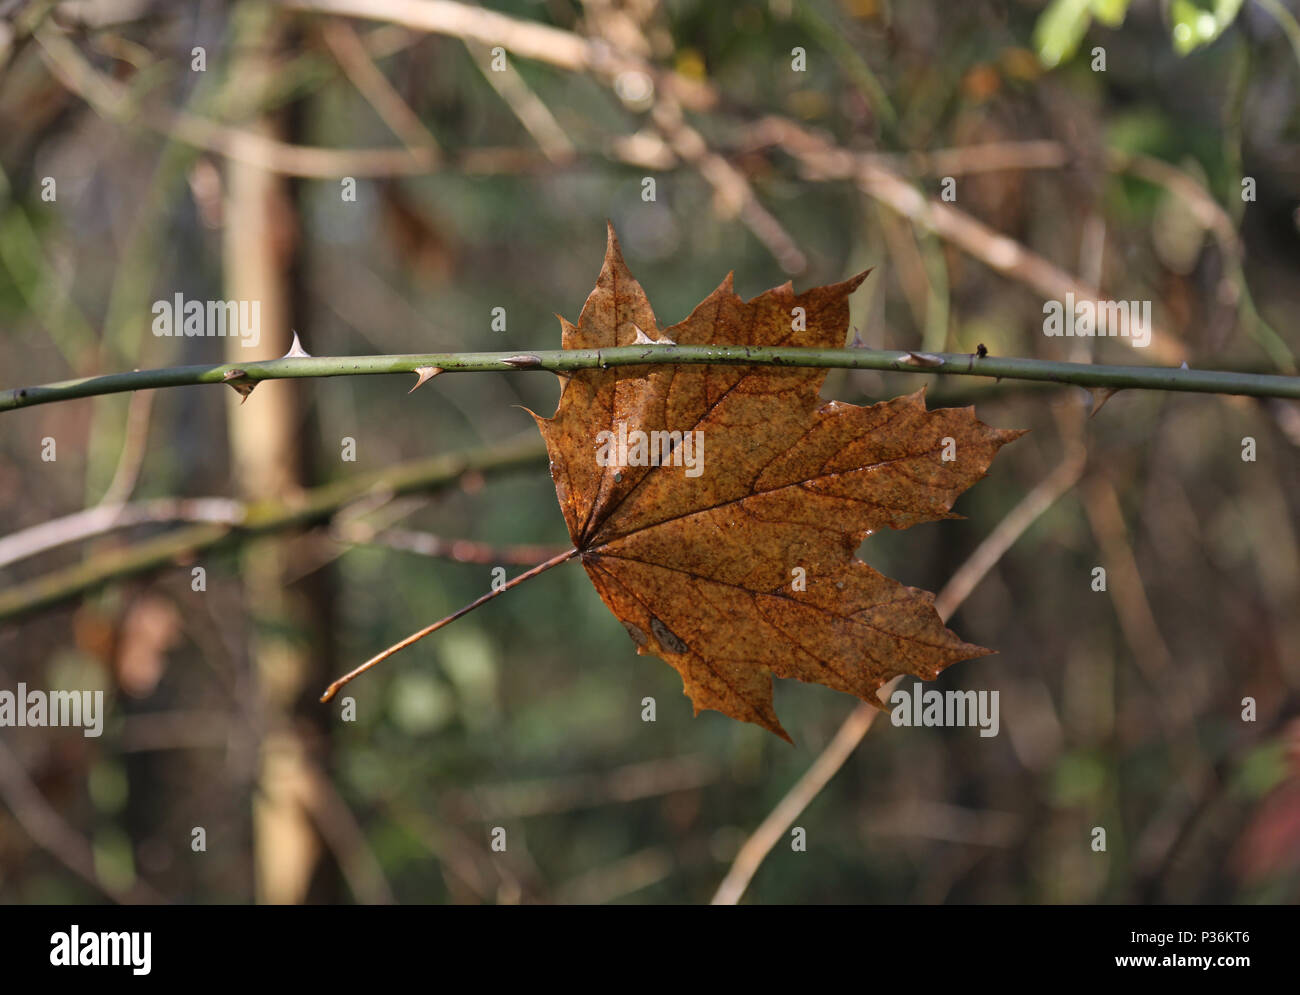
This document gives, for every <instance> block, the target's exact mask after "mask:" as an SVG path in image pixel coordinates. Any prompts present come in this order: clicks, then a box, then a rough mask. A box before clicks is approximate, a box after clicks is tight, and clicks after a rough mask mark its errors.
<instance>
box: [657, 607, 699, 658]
mask: <svg viewBox="0 0 1300 995" xmlns="http://www.w3.org/2000/svg"><path fill="white" fill-rule="evenodd" d="M650 631H651V632H653V633H654V634H655V638H656V639H657V640H659V645H660V646H662V647H663V648H664V649H666V650H667V651H668V652H669V653H687V652H689V651H690V647H689V646H687V645H686V644H685V643H684V642H682V641H681V639H679V638H678V636H677V635H676V633H674V632H673V630H672V629H670V628H668V626H666V625H664V624H663V623H662V622H661V621H659V619H657V618H656V617H655V616H653V615H651V616H650Z"/></svg>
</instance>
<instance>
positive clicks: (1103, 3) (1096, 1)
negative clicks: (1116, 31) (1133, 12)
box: [1092, 0, 1129, 28]
mask: <svg viewBox="0 0 1300 995" xmlns="http://www.w3.org/2000/svg"><path fill="white" fill-rule="evenodd" d="M1128 5H1129V0H1092V16H1093V17H1095V18H1096V19H1097V20H1099V21H1101V23H1102V24H1104V25H1106V26H1107V27H1108V28H1117V27H1119V26H1120V25H1121V24H1123V23H1124V15H1125V14H1127V13H1128Z"/></svg>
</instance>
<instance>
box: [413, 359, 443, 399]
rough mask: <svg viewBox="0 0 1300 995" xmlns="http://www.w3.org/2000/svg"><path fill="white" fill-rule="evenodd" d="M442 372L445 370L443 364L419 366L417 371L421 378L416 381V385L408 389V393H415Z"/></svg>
mask: <svg viewBox="0 0 1300 995" xmlns="http://www.w3.org/2000/svg"><path fill="white" fill-rule="evenodd" d="M441 372H443V370H442V367H441V366H417V367H416V368H415V373H416V376H418V377H419V379H418V380H416V381H415V386H414V387H412V388H411V389H410V390H408V391H407V393H408V394H414V393H415V392H416V391H417V390H419V389H420V388H421V387H423V386H424V385H425V384H427V383H428V382H429V381H430V380H432V379H433V378H434V377H436V376H437V375H438V374H439V373H441Z"/></svg>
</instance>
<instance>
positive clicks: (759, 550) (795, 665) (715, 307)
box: [533, 227, 1021, 740]
mask: <svg viewBox="0 0 1300 995" xmlns="http://www.w3.org/2000/svg"><path fill="white" fill-rule="evenodd" d="M865 277H866V274H865V273H863V274H861V275H859V276H856V277H854V278H853V279H851V280H846V281H844V282H843V283H837V284H833V285H832V286H829V287H818V288H816V289H814V290H810V291H807V292H806V293H803V294H799V295H795V293H794V292H793V290H792V288H791V286H790V284H788V283H787V284H786V285H784V286H782V287H777V288H776V289H774V290H769V291H767V293H764V294H761V295H759V296H758V297H756V298H754V299H753V300H750V301H742V300H741V299H740V298H739V297H737V296H736V294H735V293H734V292H733V290H732V278H731V276H728V277H727V279H726V280H725V281H723V283H722V286H720V287H719V288H718V289H717V290H715V291H714V292H713V293H712V294H710V295H709V296H708V298H706V299H705V300H704V302H703V303H702V304H700V305H699V306H698V307H697V308H696V309H695V310H694V311H693V312H692V313H691V315H690V317H688V318H687V319H686V320H685V321H683V322H681V323H680V324H677V325H674V326H672V327H671V328H667V329H663V330H662V331H661V330H659V327H658V323H657V322H656V320H655V316H654V312H653V311H652V310H651V309H650V302H649V301H648V300H647V299H646V295H645V293H644V291H643V290H642V289H641V285H640V284H639V283H637V281H636V280H635V279H633V277H632V274H631V273H630V272H629V271H628V268H627V265H626V264H625V263H624V262H623V256H622V254H621V252H620V251H619V245H618V239H617V238H616V237H615V235H614V231H613V228H612V227H611V228H610V232H609V244H608V248H607V249H606V252H605V264H604V267H603V268H602V269H601V272H600V278H599V279H598V280H597V282H596V289H595V290H594V291H592V293H591V296H590V297H588V298H587V303H586V305H585V306H584V307H583V309H582V316H581V318H580V319H579V321H578V324H577V325H573V324H570V323H569V322H568V321H565V320H564V319H563V318H561V319H560V321H561V323H562V326H563V340H564V348H566V349H591V348H606V347H612V346H626V345H632V344H633V343H635V342H638V341H640V342H645V341H646V340H647V339H649V340H651V341H656V342H662V341H664V340H671V341H674V342H677V343H679V344H683V345H686V344H691V345H724V344H732V345H755V346H773V345H783V346H808V347H819V348H835V347H840V346H843V344H844V341H845V337H846V333H847V328H848V316H849V309H848V295H849V294H850V293H852V292H853V290H854V289H855V288H857V286H858V285H859V284H860V283H861V282H862V280H863V279H864V278H865ZM796 308H803V309H804V310H803V312H802V313H801V312H798V311H796V310H795V309H796ZM801 314H802V320H800V315H801ZM647 348H650V347H647ZM825 377H826V371H825V370H816V369H789V368H780V367H772V366H680V365H646V366H625V367H618V368H614V369H607V370H581V371H577V372H574V373H573V374H571V375H570V376H568V377H567V378H566V379H565V381H564V389H563V392H562V393H561V395H560V403H559V407H558V408H557V410H556V412H555V415H554V416H553V417H551V418H540V417H538V416H536V415H534V416H533V417H534V418H536V419H537V424H538V427H539V428H540V429H541V432H542V436H543V438H544V439H545V440H546V447H547V450H548V452H549V453H550V458H551V476H552V477H553V479H554V480H555V490H556V494H557V496H558V497H559V501H560V507H561V509H562V510H563V512H564V519H565V522H566V523H567V524H568V527H569V535H570V537H571V538H572V540H573V544H574V547H575V548H576V550H577V551H578V554H579V556H580V558H581V561H582V565H583V567H584V568H585V569H586V571H587V574H588V576H590V577H591V581H592V583H593V584H595V585H596V590H597V591H598V592H600V596H601V598H602V599H604V601H605V604H606V605H608V606H609V609H610V610H611V611H612V612H613V613H614V614H615V615H616V616H617V617H618V618H619V620H620V621H622V623H623V625H624V626H626V628H627V630H628V632H629V633H630V634H631V636H632V638H633V640H635V642H636V643H637V652H638V653H654V654H655V655H657V656H660V657H662V658H663V659H664V660H666V661H667V662H668V663H670V664H672V666H673V667H675V668H676V669H677V670H678V672H679V673H680V674H681V675H682V681H683V684H684V686H685V692H686V694H687V695H688V696H689V697H690V698H691V701H692V702H693V703H694V705H695V711H696V713H697V714H698V713H699V712H700V710H701V709H705V708H711V709H716V710H717V711H720V712H722V713H724V714H726V715H730V716H731V717H732V718H737V719H742V720H744V721H746V722H754V723H757V724H758V725H761V726H762V727H763V728H765V729H769V730H771V731H772V732H774V733H776V734H777V735H778V736H781V737H783V738H785V739H787V740H788V739H789V736H788V735H787V734H786V732H785V730H784V729H782V728H781V723H780V722H779V721H778V720H777V717H776V712H775V711H774V710H773V707H772V675H774V674H775V675H776V676H778V677H797V678H799V679H800V680H803V681H811V682H815V683H818V684H825V685H828V686H829V687H833V688H835V689H837V690H839V691H847V692H848V693H850V694H853V695H856V696H857V697H859V698H861V699H863V700H865V701H869V702H872V703H873V704H877V705H878V704H879V701H878V699H877V698H876V690H877V689H878V688H879V687H880V686H881V685H883V684H884V683H886V682H887V681H888V680H890V679H891V678H893V677H894V676H895V675H898V674H911V675H913V676H916V677H920V678H923V679H927V680H928V679H932V678H934V677H935V676H936V675H937V674H938V673H939V671H941V670H942V669H943V668H944V667H946V666H948V665H949V664H951V663H955V662H956V661H958V660H965V659H969V658H971V657H976V656H983V655H985V654H987V653H989V652H991V651H990V650H986V649H983V648H981V647H979V646H974V645H971V644H970V643H966V642H963V641H962V640H961V639H959V638H958V637H957V636H956V635H955V634H954V633H952V632H950V631H949V630H948V629H947V628H945V627H944V625H943V623H942V622H941V621H940V619H939V616H938V614H937V613H936V612H935V610H934V605H933V603H934V595H932V594H930V593H929V592H927V591H921V590H918V589H916V588H911V587H905V586H903V585H902V584H899V583H897V582H896V581H893V580H890V579H889V578H888V577H885V576H883V575H882V574H880V573H878V572H876V571H875V570H873V569H872V568H871V567H869V566H867V564H865V563H863V562H862V561H861V560H858V559H855V558H854V552H855V551H856V549H857V547H858V545H859V543H860V542H861V541H862V539H863V538H864V537H866V536H868V535H870V534H871V533H873V532H875V531H876V530H877V529H880V528H882V527H884V526H890V527H891V528H896V529H902V528H907V527H908V526H910V525H915V524H916V523H918V522H926V521H932V520H935V519H941V518H958V517H960V516H957V515H953V514H952V513H951V511H950V509H951V507H952V503H953V501H954V500H955V499H956V497H957V495H958V494H960V493H961V492H962V491H964V490H965V489H966V488H967V487H969V486H970V485H971V484H973V483H974V482H975V481H976V480H979V479H980V478H981V477H983V476H984V475H985V470H986V469H987V468H988V465H989V463H990V462H991V461H992V459H993V456H994V454H996V452H997V451H998V449H999V448H1000V447H1001V446H1003V445H1004V444H1006V443H1007V442H1009V441H1011V440H1012V439H1014V438H1016V437H1017V436H1018V435H1020V434H1021V433H1020V432H1016V431H1002V430H999V429H994V428H990V427H988V426H987V425H984V424H983V423H981V422H980V421H978V420H977V419H976V418H975V416H974V412H973V409H971V408H965V409H940V410H936V411H927V410H926V408H925V402H924V391H918V392H917V393H915V394H911V395H909V396H906V397H899V398H895V399H894V400H892V401H885V402H883V403H880V404H875V405H872V406H870V407H858V406H856V405H851V404H841V403H839V402H838V401H831V402H830V403H826V404H823V403H822V402H821V400H820V399H819V397H818V392H819V391H820V389H821V385H822V382H823V381H824V380H825ZM638 431H640V432H644V433H646V435H647V438H649V439H651V440H653V439H656V438H658V439H659V440H661V441H662V440H667V439H672V440H674V441H676V439H677V437H674V436H659V437H656V436H653V435H652V434H651V433H655V432H664V433H674V432H676V433H684V434H683V435H682V436H680V439H681V441H680V443H678V444H677V445H676V446H675V447H672V448H670V446H669V445H668V444H661V445H660V446H659V448H658V450H657V451H658V453H659V463H660V465H649V466H644V465H642V466H638V465H623V464H620V463H619V461H618V459H617V457H616V456H615V453H616V452H617V441H615V443H613V444H611V441H610V440H611V439H614V440H617V439H619V438H620V437H621V436H622V435H623V433H626V437H627V438H629V439H635V438H636V435H635V433H636V432H638ZM689 433H698V434H695V435H690V434H689ZM945 440H951V441H950V442H947V443H946V448H947V451H948V452H949V453H952V452H953V451H954V450H953V447H954V445H955V459H952V460H951V461H947V462H945V461H944V459H943V455H944V452H945ZM692 443H694V445H693V446H692ZM692 448H694V450H695V451H694V452H692V451H691V449H692ZM655 451H656V450H655V447H654V445H653V444H651V445H650V446H649V447H648V448H645V449H644V451H643V452H642V453H641V454H640V455H641V457H643V459H642V462H644V461H645V459H648V458H650V454H651V453H652V452H655ZM705 452H707V459H704V458H703V457H704V454H705ZM602 453H603V454H604V457H605V458H603V459H598V457H600V456H602ZM630 453H631V455H633V456H636V455H637V451H636V448H635V447H634V446H633V447H630ZM611 457H613V458H612V459H611ZM692 460H694V466H692V465H691V464H692ZM636 461H637V460H636V459H629V460H626V461H625V462H632V463H634V462H636ZM602 462H604V463H607V464H609V465H601V464H602ZM674 464H678V465H674ZM796 568H801V571H800V570H797V569H796ZM801 577H802V580H803V583H800V579H801Z"/></svg>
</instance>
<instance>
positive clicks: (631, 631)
mask: <svg viewBox="0 0 1300 995" xmlns="http://www.w3.org/2000/svg"><path fill="white" fill-rule="evenodd" d="M623 628H625V629H627V634H628V635H629V636H631V637H632V642H634V643H636V644H637V645H638V646H644V645H645V644H646V643H648V642H649V641H650V640H649V638H648V637H647V636H646V634H645V633H644V632H642V631H641V629H640V628H639V627H638V626H635V625H633V624H632V623H631V622H624V623H623Z"/></svg>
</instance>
